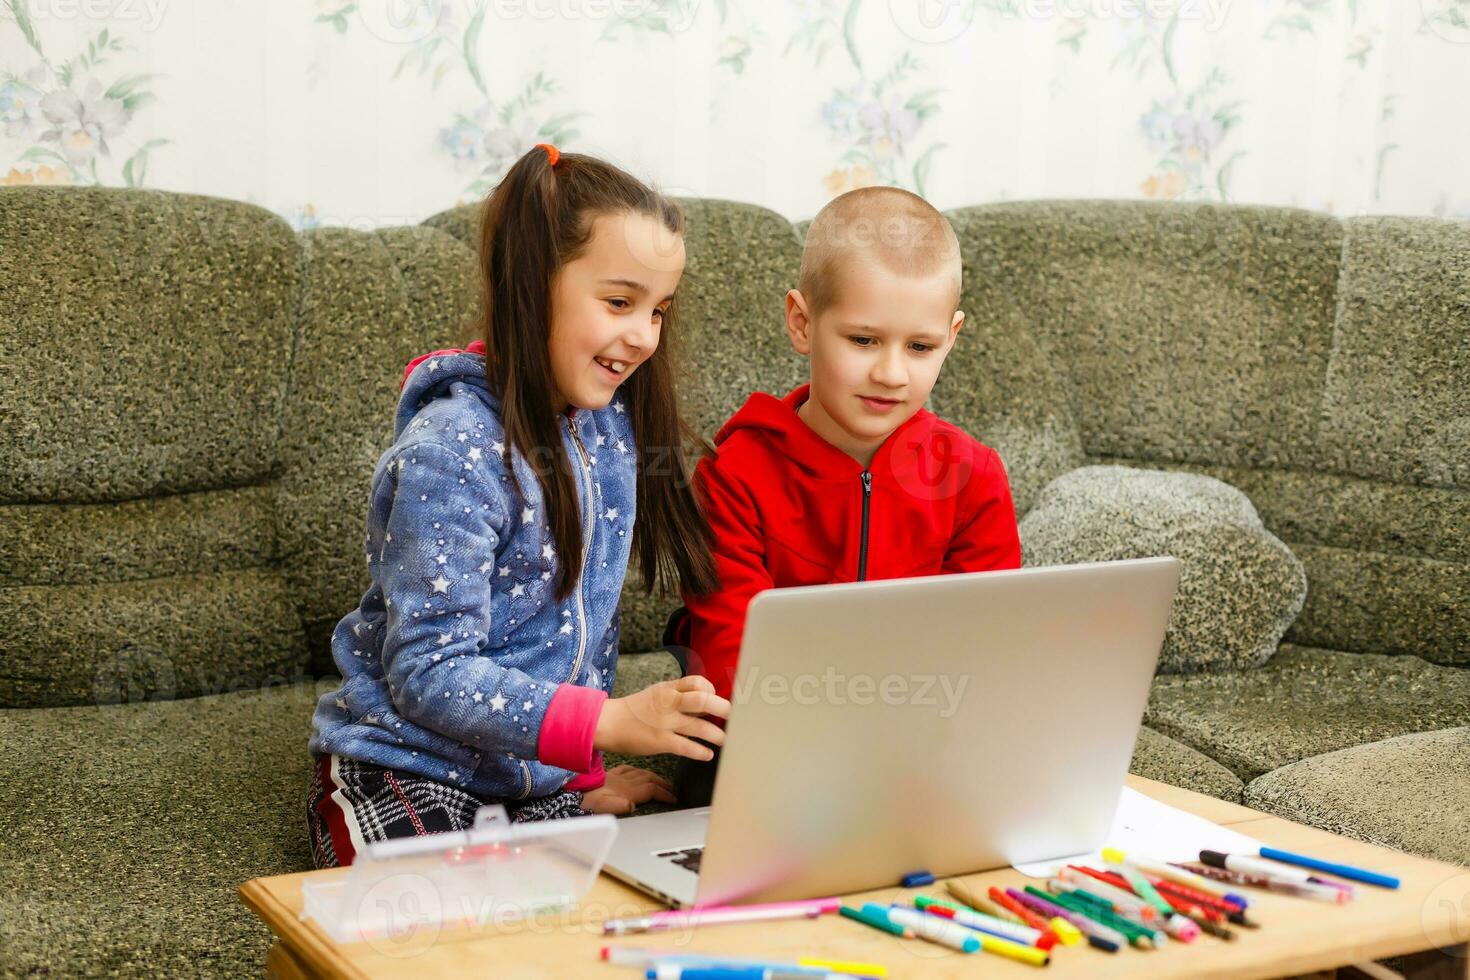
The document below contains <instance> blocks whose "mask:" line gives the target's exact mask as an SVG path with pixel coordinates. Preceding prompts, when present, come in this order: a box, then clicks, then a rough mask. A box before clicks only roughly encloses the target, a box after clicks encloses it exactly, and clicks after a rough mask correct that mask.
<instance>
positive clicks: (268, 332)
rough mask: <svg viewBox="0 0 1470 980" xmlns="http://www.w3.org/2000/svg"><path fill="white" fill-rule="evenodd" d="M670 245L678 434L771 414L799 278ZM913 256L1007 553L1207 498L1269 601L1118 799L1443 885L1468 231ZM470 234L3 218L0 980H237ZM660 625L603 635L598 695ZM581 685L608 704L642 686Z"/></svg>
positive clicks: (196, 212) (247, 211) (1071, 210)
mask: <svg viewBox="0 0 1470 980" xmlns="http://www.w3.org/2000/svg"><path fill="white" fill-rule="evenodd" d="M686 207H687V210H688V214H689V225H690V233H689V240H688V252H689V267H688V273H687V275H686V278H685V282H684V284H683V286H682V287H681V295H682V300H681V302H682V306H683V309H684V323H685V324H686V326H687V332H686V340H687V344H686V350H685V354H686V355H688V356H687V357H686V363H687V364H689V366H690V374H689V377H688V378H687V379H686V380H685V385H684V392H685V393H686V399H687V404H688V407H689V409H690V411H691V414H692V417H693V420H694V421H695V422H696V423H697V425H698V427H699V428H700V429H701V430H703V431H704V432H706V433H710V432H712V431H713V430H714V428H715V427H716V425H717V424H718V423H719V422H720V421H722V420H723V419H724V418H725V417H726V416H727V415H728V414H729V413H730V412H731V411H732V410H733V409H734V408H735V407H737V406H738V405H739V404H740V402H741V401H742V400H743V398H744V396H745V395H746V393H747V392H749V391H751V390H754V389H765V390H769V391H777V392H780V391H785V390H786V389H787V388H789V387H790V386H792V385H794V384H796V383H797V382H798V381H799V380H800V378H801V375H802V364H801V362H800V361H799V360H798V359H797V358H796V357H795V356H794V355H793V354H792V353H791V351H790V349H789V347H788V345H787V342H786V340H785V338H784V336H783V333H782V330H781V323H780V320H781V303H782V295H783V293H784V291H785V290H786V289H787V288H789V287H790V286H791V285H792V284H793V281H794V279H795V276H796V271H797V264H798V257H799V254H800V241H799V238H798V234H797V230H796V229H794V228H793V226H792V225H791V224H790V223H789V222H787V221H786V220H785V219H783V218H781V217H780V216H778V215H776V214H774V213H772V212H770V211H766V210H763V209H761V208H757V207H752V206H748V205H741V204H731V203H726V202H719V201H704V200H693V201H688V202H686ZM951 218H952V220H953V221H954V224H955V227H956V230H957V231H958V233H959V236H960V240H961V242H962V243H963V248H964V258H965V264H966V287H965V299H964V308H965V309H966V310H967V311H968V313H969V320H968V324H967V326H966V327H965V329H964V332H963V333H962V335H961V339H960V344H959V347H958V348H957V350H956V351H955V353H954V355H953V356H952V358H951V360H950V362H949V364H948V366H947V367H946V369H945V376H944V378H943V379H942V381H941V384H940V387H939V388H938V389H937V390H936V391H935V394H934V397H933V407H934V408H935V409H936V410H937V411H939V412H940V413H941V414H943V415H945V416H947V417H949V418H950V419H952V420H954V421H956V422H958V423H959V424H961V425H963V426H965V427H966V428H967V429H968V430H969V431H971V432H972V433H974V434H975V435H976V436H978V437H979V438H981V439H982V440H984V441H986V442H988V443H990V444H992V445H994V446H996V447H997V448H998V449H999V450H1000V452H1001V454H1002V456H1003V458H1004V459H1005V461H1006V463H1007V465H1008V468H1009V471H1010V475H1011V479H1012V482H1013V487H1014V490H1015V496H1016V501H1017V505H1018V509H1019V510H1021V511H1023V512H1024V511H1025V510H1026V509H1027V507H1028V504H1029V502H1030V501H1031V500H1033V499H1034V498H1035V496H1036V495H1037V493H1038V492H1039V491H1040V490H1041V488H1042V487H1043V486H1045V485H1046V484H1047V483H1048V482H1049V481H1051V480H1052V479H1053V478H1055V477H1057V476H1060V475H1062V474H1064V473H1067V472H1069V471H1071V470H1073V469H1075V468H1076V467H1079V466H1082V465H1086V464H1097V463H1111V464H1122V465H1127V466H1131V467H1140V468H1147V469H1157V470H1186V471H1190V472H1194V473H1200V474H1208V475H1211V476H1215V477H1218V478H1220V479H1222V480H1224V481H1226V482H1227V483H1230V484H1232V485H1234V486H1235V487H1238V488H1240V489H1241V490H1243V491H1244V492H1245V493H1246V494H1248V495H1249V498H1250V500H1251V501H1252V502H1253V503H1254V505H1255V507H1256V508H1257V509H1258V510H1259V513H1260V516H1261V517H1262V518H1263V519H1264V522H1265V524H1266V526H1267V527H1268V528H1269V529H1270V530H1271V531H1272V532H1274V534H1276V535H1277V536H1279V537H1280V538H1281V539H1282V540H1283V541H1285V542H1286V543H1287V544H1288V545H1289V546H1290V547H1291V549H1292V550H1293V551H1294V553H1295V554H1296V555H1297V557H1298V558H1299V559H1300V561H1301V563H1302V565H1303V566H1304V567H1305V569H1306V572H1307V578H1308V581H1309V591H1308V595H1307V599H1306V602H1305V606H1304V607H1303V608H1302V611H1301V613H1300V615H1299V616H1298V617H1297V618H1296V620H1295V622H1294V623H1293V624H1292V626H1291V628H1290V631H1289V632H1288V633H1287V635H1286V642H1285V643H1284V644H1283V645H1282V646H1281V648H1280V650H1279V651H1278V652H1277V653H1276V654H1275V656H1274V657H1272V658H1271V660H1270V661H1269V662H1268V663H1267V664H1266V665H1265V666H1262V667H1259V668H1256V669H1252V670H1246V671H1237V672H1201V673H1193V674H1173V675H1168V676H1161V677H1160V678H1159V679H1158V681H1157V683H1156V686H1155V690H1154V694H1153V697H1152V700H1151V703H1150V706H1149V709H1148V716H1147V719H1146V721H1147V725H1148V727H1146V728H1144V729H1143V731H1142V733H1141V735H1140V738H1139V741H1138V746H1137V751H1136V755H1135V759H1134V769H1135V771H1137V772H1140V773H1142V774H1144V775H1147V776H1150V777H1153V778H1156V779H1162V780H1165V781H1168V782H1172V783H1176V784H1178V785H1181V786H1186V787H1190V788H1194V789H1198V790H1201V791H1203V792H1207V793H1211V794H1214V795H1216V796H1221V797H1225V798H1228V799H1243V800H1244V801H1245V802H1246V803H1248V804H1250V805H1252V806H1256V807H1260V808H1262V809H1265V810H1269V811H1272V812H1277V813H1281V814H1283V815H1285V816H1288V817H1291V818H1292V819H1296V820H1301V821H1304V822H1307V823H1311V824H1315V825H1318V826H1323V827H1327V828H1330V829H1332V830H1335V831H1339V832H1342V833H1346V834H1349V835H1353V836H1356V837H1361V838H1364V839H1368V840H1373V841H1377V842H1381V843H1384V844H1388V845H1390V846H1394V847H1399V848H1403V849H1407V850H1411V851H1415V852H1419V853H1423V854H1428V855H1433V856H1436V857H1439V858H1444V859H1448V860H1452V861H1459V862H1463V863H1470V826H1467V824H1470V820H1467V817H1466V813H1467V812H1470V727H1467V726H1470V670H1467V669H1466V667H1467V665H1470V520H1467V515H1470V381H1467V379H1470V225H1466V224H1464V223H1453V222H1448V221H1436V220H1429V219H1405V218H1361V219H1352V220H1346V221H1343V220H1338V219H1336V218H1332V217H1329V216H1326V215H1322V214H1315V213H1310V212H1305V211H1297V210H1289V209H1281V208H1266V207H1243V206H1215V205H1208V204H1203V205H1186V204H1156V203H1143V202H1132V201H1129V202H1111V201H1040V202H1027V203H1007V204H1000V205H990V206H981V207H973V208H966V209H963V210H960V211H956V212H954V213H953V214H952V215H951ZM473 221H474V215H473V212H472V209H469V208H461V209H457V210H454V211H449V212H445V213H443V214H440V215H437V216H435V217H434V218H431V219H430V220H428V221H426V222H424V223H423V224H422V225H419V226H415V227H398V228H384V229H379V230H376V231H353V230H347V229H340V228H322V229H316V230H311V231H307V232H303V233H300V234H296V233H293V232H292V230H291V229H290V228H289V227H288V226H287V225H286V224H285V223H284V222H283V221H282V220H281V219H280V218H278V217H276V216H275V215H273V214H271V213H269V212H266V211H264V210H262V209H260V208H257V207H254V206H251V205H247V204H242V203H238V202H232V201H226V200H219V199H213V198H206V197H197V196H189V195H179V194H169V193H162V192H153V191H137V190H122V189H100V188H14V189H4V190H0V355H3V356H0V364H3V366H4V369H3V372H0V385H3V404H4V406H5V411H4V418H3V424H0V464H3V465H0V576H3V580H0V618H3V622H4V624H5V634H4V635H5V639H4V643H3V648H0V649H3V663H4V671H3V674H4V683H3V685H0V709H3V710H0V744H3V746H4V751H5V760H6V761H5V772H6V778H5V780H4V785H3V787H0V828H3V833H0V840H3V848H0V972H3V973H6V974H17V973H19V974H24V973H39V972H50V973H54V974H68V975H69V974H73V973H77V974H96V973H108V972H120V973H137V972H148V973H153V972H169V973H181V974H196V973H210V974H215V973H220V974H224V973H231V974H233V973H239V972H242V971H248V972H254V971H256V970H259V969H260V968H261V964H262V963H263V959H264V955H265V950H266V948H267V945H268V941H269V936H268V934H267V932H266V930H265V928H264V927H263V926H261V925H260V924H259V923H258V922H257V921H256V920H255V919H254V917H253V916H252V915H251V914H250V913H249V912H248V911H247V910H246V909H245V908H244V907H243V906H242V905H241V904H240V903H239V902H238V900H237V899H236V895H235V888H236V887H237V886H238V885H239V884H240V883H241V882H243V881H245V880H247V879H249V878H252V877H255V876H259V875H269V874H278V873H282V872H288V871H296V870H302V869H306V868H309V867H310V858H309V855H308V851H307V847H306V837H305V823H304V818H303V813H302V803H303V798H304V794H305V791H306V780H307V756H306V740H307V735H308V732H309V728H310V716H311V709H312V707H313V705H314V703H315V700H316V697H317V695H318V693H319V692H321V691H324V690H327V689H329V688H330V687H331V686H333V679H332V670H333V668H332V665H331V662H330V657H329V655H328V638H329V635H330V632H331V629H332V627H333V625H334V624H335V623H336V621H337V620H338V618H339V617H341V616H342V615H343V614H344V613H345V612H347V611H348V610H349V609H351V608H352V607H353V605H354V604H355V603H356V602H357V600H358V599H359V597H360V595H361V593H362V591H363V589H364V588H365V585H366V577H365V570H364V568H363V565H362V563H361V552H360V540H361V535H362V533H363V519H364V514H365V507H366V494H367V484H368V479H369V476H370V474H371V472H372V468H373V464H374V463H375V461H376V460H377V458H378V456H379V454H380V453H381V452H382V451H383V449H385V448H386V446H387V444H388V436H389V432H390V413H391V409H392V406H393V404H394V401H395V396H396V393H397V389H398V384H399V380H400V378H401V372H402V368H403V365H404V363H405V362H406V361H408V360H409V359H410V358H411V357H413V356H414V355H415V354H418V353H421V352H423V351H426V350H429V349H432V348H434V347H439V346H445V345H449V344H452V343H456V342H461V341H463V340H464V339H466V338H465V336H464V333H463V325H464V323H465V319H466V314H467V311H469V310H470V309H471V307H472V304H473V302H474V289H475V283H474V277H475V267H474V260H473V255H472V245H470V244H469V243H470V242H472V240H473V236H472V233H471V231H472V227H473ZM636 587H637V586H636V583H630V590H633V589H636ZM671 602H672V600H670V599H669V598H667V597H664V598H659V599H648V598H646V597H644V596H642V595H641V593H638V592H634V591H630V594H629V596H628V600H627V604H626V606H627V608H626V613H625V617H624V644H625V649H626V651H627V652H628V653H629V654H635V653H636V652H637V651H641V650H650V649H653V648H654V647H656V646H657V641H658V634H659V627H660V626H661V624H662V622H663V618H664V616H665V615H666V613H667V611H668V610H669V608H670V606H671ZM622 663H623V667H622V671H621V676H620V677H619V687H620V688H621V689H622V690H624V691H626V690H628V689H630V688H632V687H635V686H638V685H640V684H642V683H646V682H648V681H650V680H652V679H655V678H659V677H666V676H672V673H673V671H674V666H673V660H672V659H671V658H669V657H667V656H664V655H661V654H655V655H648V656H636V655H630V656H627V657H625V658H624V660H623V661H622ZM668 761H669V760H666V759H663V760H658V761H657V762H656V763H655V764H657V765H665V764H666V763H667V762H668Z"/></svg>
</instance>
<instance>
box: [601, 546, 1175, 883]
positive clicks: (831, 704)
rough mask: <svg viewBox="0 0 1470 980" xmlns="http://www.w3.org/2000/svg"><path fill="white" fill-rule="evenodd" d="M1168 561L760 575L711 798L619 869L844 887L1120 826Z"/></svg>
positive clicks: (1065, 850)
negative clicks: (802, 578) (835, 577)
mask: <svg viewBox="0 0 1470 980" xmlns="http://www.w3.org/2000/svg"><path fill="white" fill-rule="evenodd" d="M1178 582H1179V563H1178V562H1177V561H1176V560H1175V559H1173V558H1147V559H1141V560H1131V561H1116V562H1100V563H1095V564H1086V565H1065V566H1058V567H1053V568H1025V569H1020V570H1017V571H1006V572H976V573H972V574H965V575H944V576H935V577H929V578H915V579H895V580H888V581H881V582H860V583H853V584H844V585H826V586H812V587H803V588H791V589H777V590H772V591H768V592H762V593H761V594H760V595H758V596H756V598H755V600H754V601H753V602H752V603H751V604H750V610H749V613H748V614H747V617H746V624H745V639H744V643H743V645H742V648H741V654H740V668H739V670H738V672H737V674H736V678H735V685H734V690H733V696H732V698H731V701H732V702H733V707H732V709H731V712H730V718H729V721H728V723H727V725H726V738H725V746H724V749H723V750H722V757H721V760H720V772H719V779H718V780H717V781H716V784H715V792H714V796H713V798H712V800H711V805H710V806H708V807H704V808H700V809H692V810H678V811H672V812H668V813H658V814H651V815H648V816H641V817H628V818H626V819H624V820H620V821H618V828H619V830H618V837H617V841H616V842H615V843H614V845H613V849H612V852H611V853H610V854H609V856H608V858H607V863H606V865H605V870H606V871H608V872H609V873H610V874H612V875H615V876H616V877H618V878H621V879H622V880H624V881H626V882H628V883H630V884H632V885H634V886H635V887H637V888H639V889H642V890H643V891H646V892H648V893H650V894H652V895H654V896H655V897H657V898H659V899H661V900H663V901H665V902H667V903H668V904H670V905H673V906H676V907H681V908H682V907H686V906H690V905H708V904H723V903H734V902H756V901H761V902H769V901H781V900H788V899H802V898H814V897H818V896H826V895H842V894H846V893H849V892H854V891H861V890H865V889H870V888H879V887H883V886H887V885H897V884H898V882H899V880H900V879H901V878H902V877H903V876H904V875H905V874H908V873H909V872H913V871H921V870H923V871H929V872H931V873H933V874H934V875H936V876H942V875H954V874H964V873H969V872H972V871H980V870H984V869H987V868H996V867H1002V866H1004V865H1008V864H1017V863H1024V862H1028V861H1040V860H1046V859H1048V858H1055V857H1060V856H1064V855H1069V854H1081V853H1084V852H1087V851H1090V850H1094V849H1096V848H1097V847H1099V846H1101V845H1102V844H1103V843H1104V840H1103V838H1104V836H1105V835H1106V834H1107V832H1108V830H1109V828H1110V827H1111V824H1112V818H1113V812H1114V810H1115V808H1116V807H1117V804H1118V798H1119V796H1120V794H1121V792H1122V788H1123V778H1124V776H1125V775H1126V773H1127V771H1128V764H1129V761H1130V759H1131V758H1132V755H1133V743H1134V740H1135V739H1136V738H1137V735H1138V727H1139V723H1140V721H1141V719H1142V717H1143V710H1144V705H1145V703H1146V701H1147V699H1148V692H1149V682H1150V680H1151V679H1152V677H1153V673H1154V667H1155V664H1156V662H1157V660H1158V656H1159V651H1160V649H1161V648H1162V646H1163V642H1164V629H1165V627H1166V626H1167V625H1168V622H1169V612H1170V608H1171V606H1172V605H1173V601H1174V593H1175V589H1176V588H1177V586H1178Z"/></svg>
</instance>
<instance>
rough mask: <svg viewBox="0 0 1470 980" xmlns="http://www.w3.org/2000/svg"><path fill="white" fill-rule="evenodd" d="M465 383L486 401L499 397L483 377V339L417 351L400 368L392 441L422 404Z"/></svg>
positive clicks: (491, 401) (447, 394)
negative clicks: (455, 345)
mask: <svg viewBox="0 0 1470 980" xmlns="http://www.w3.org/2000/svg"><path fill="white" fill-rule="evenodd" d="M455 384H462V385H469V386H470V387H471V388H473V389H475V391H476V392H477V393H478V394H479V395H480V396H481V397H482V398H483V399H484V400H485V401H486V402H487V403H488V404H490V405H498V404H499V400H498V399H497V398H496V397H495V395H494V394H492V393H491V391H490V384H489V382H487V381H486V380H485V342H484V341H483V340H477V341H475V342H474V343H472V344H470V345H469V347H468V348H466V349H464V350H460V349H459V348H448V349H446V350H436V351H430V352H429V353H427V354H421V355H419V356H418V357H415V358H414V359H413V360H411V361H409V362H408V366H407V367H405V368H404V369H403V383H402V385H401V387H400V391H399V395H398V409H397V411H396V412H395V413H394V415H393V438H394V440H395V441H396V440H397V439H398V437H399V436H401V435H402V434H403V430H404V429H406V428H407V427H408V423H410V422H412V421H413V417H414V416H415V415H417V414H418V413H419V412H420V411H422V409H423V407H424V406H425V405H427V404H428V403H429V402H431V401H433V400H434V399H436V398H445V397H448V396H449V395H450V394H451V386H452V385H455Z"/></svg>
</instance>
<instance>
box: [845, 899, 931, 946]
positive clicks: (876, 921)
mask: <svg viewBox="0 0 1470 980" xmlns="http://www.w3.org/2000/svg"><path fill="white" fill-rule="evenodd" d="M837 911H839V912H841V913H842V915H843V917H844V918H848V919H853V920H856V921H858V922H861V923H862V924H863V925H865V926H872V927H873V928H874V929H881V930H883V931H884V932H888V933H892V934H893V935H895V936H902V937H903V938H905V939H912V938H914V931H913V930H912V929H909V928H907V927H905V926H901V925H899V924H898V923H896V922H893V921H891V920H889V918H888V916H886V915H874V914H873V913H871V912H869V911H868V910H867V909H855V908H853V907H852V906H851V905H843V906H841V907H840V908H839V909H838V910H837Z"/></svg>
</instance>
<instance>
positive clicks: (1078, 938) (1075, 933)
mask: <svg viewBox="0 0 1470 980" xmlns="http://www.w3.org/2000/svg"><path fill="white" fill-rule="evenodd" d="M1047 925H1049V926H1051V931H1052V932H1054V933H1056V934H1057V938H1058V939H1060V940H1061V942H1062V945H1063V946H1076V945H1077V944H1078V943H1080V942H1082V930H1081V929H1078V928H1077V927H1076V926H1074V925H1072V923H1070V922H1068V921H1067V920H1066V919H1064V918H1062V917H1061V916H1060V915H1058V916H1055V917H1054V918H1053V919H1052V920H1051V921H1050V922H1048V923H1047Z"/></svg>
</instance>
